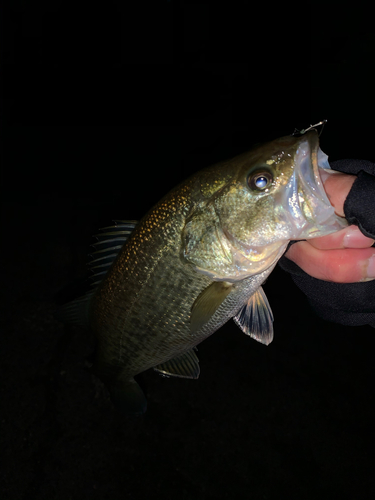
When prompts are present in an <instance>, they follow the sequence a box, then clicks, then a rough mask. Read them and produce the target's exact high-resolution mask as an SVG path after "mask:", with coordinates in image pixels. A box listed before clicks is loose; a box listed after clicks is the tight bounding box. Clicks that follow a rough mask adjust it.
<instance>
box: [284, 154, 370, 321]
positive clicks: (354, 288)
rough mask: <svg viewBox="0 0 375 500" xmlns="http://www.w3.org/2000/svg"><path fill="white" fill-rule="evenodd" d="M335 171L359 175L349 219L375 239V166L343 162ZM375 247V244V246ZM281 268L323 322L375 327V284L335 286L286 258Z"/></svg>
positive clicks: (349, 204) (348, 205) (349, 198)
mask: <svg viewBox="0 0 375 500" xmlns="http://www.w3.org/2000/svg"><path fill="white" fill-rule="evenodd" d="M331 167H332V169H333V170H338V171H340V172H343V173H346V174H354V175H357V179H356V180H355V181H354V184H353V186H352V188H351V190H350V192H349V194H348V196H347V198H346V200H345V203H344V212H345V217H346V219H347V220H348V222H349V223H350V224H355V225H357V226H358V227H359V229H360V230H361V231H362V233H363V234H365V235H366V236H368V237H370V238H374V239H375V163H372V162H370V161H366V160H339V161H335V162H333V163H332V164H331ZM373 246H375V244H374V245H373ZM279 264H280V266H281V267H282V268H283V269H284V270H285V271H288V272H289V273H290V274H291V275H292V278H293V281H294V282H295V283H296V285H297V286H298V287H299V288H300V289H301V290H302V291H303V292H304V293H305V295H307V297H308V299H309V302H310V303H311V305H312V307H313V308H314V309H315V311H316V312H317V314H318V315H319V316H321V317H322V318H324V319H326V320H328V321H333V322H335V323H341V324H344V325H352V326H358V325H367V324H369V325H371V326H373V327H375V280H373V281H367V282H364V283H345V284H342V283H331V282H329V281H322V280H318V279H316V278H313V277H311V276H310V275H308V274H306V273H305V272H304V271H302V269H301V268H300V267H298V266H297V265H296V264H295V263H294V262H292V261H291V260H289V259H287V258H286V257H282V258H281V259H280V261H279Z"/></svg>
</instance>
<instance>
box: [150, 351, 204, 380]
mask: <svg viewBox="0 0 375 500" xmlns="http://www.w3.org/2000/svg"><path fill="white" fill-rule="evenodd" d="M154 370H156V371H157V372H159V373H161V374H162V375H167V376H168V375H170V376H172V377H180V378H193V379H196V378H198V377H199V373H200V369H199V359H198V356H197V355H196V354H195V352H194V350H193V349H189V351H187V352H185V353H184V354H181V355H180V356H177V357H175V358H173V359H170V360H168V361H166V362H165V363H161V364H160V365H157V366H155V367H154Z"/></svg>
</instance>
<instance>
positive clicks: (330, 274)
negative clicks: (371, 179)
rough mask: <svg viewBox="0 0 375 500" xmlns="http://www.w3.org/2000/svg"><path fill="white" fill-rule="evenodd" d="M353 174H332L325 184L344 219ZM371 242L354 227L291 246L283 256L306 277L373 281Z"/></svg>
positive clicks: (374, 257)
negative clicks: (304, 273) (306, 275)
mask: <svg viewBox="0 0 375 500" xmlns="http://www.w3.org/2000/svg"><path fill="white" fill-rule="evenodd" d="M355 179H356V176H355V175H348V174H342V173H335V174H333V175H329V176H328V178H327V179H326V180H325V182H324V189H325V191H326V193H327V196H328V198H329V200H330V202H331V204H332V206H333V207H334V208H335V212H336V214H337V215H339V216H341V217H343V216H344V202H345V199H346V197H347V195H348V193H349V191H350V188H351V187H352V185H353V182H354V181H355ZM373 243H374V240H373V239H371V238H367V237H366V236H364V235H363V234H362V233H361V231H360V230H359V229H358V227H357V226H348V227H347V228H344V229H342V230H341V231H338V232H336V233H333V234H330V235H328V236H322V237H320V238H313V239H311V240H307V241H299V242H297V243H294V244H293V245H292V246H291V247H290V248H289V250H288V251H287V252H286V254H285V256H286V257H287V258H288V259H290V260H292V261H293V262H295V263H296V264H297V265H298V266H299V267H300V268H302V269H303V270H304V271H305V272H306V273H307V274H309V275H310V276H313V277H314V278H318V279H320V280H325V281H332V282H335V283H354V282H358V281H368V280H370V279H374V278H375V248H370V247H371V245H373Z"/></svg>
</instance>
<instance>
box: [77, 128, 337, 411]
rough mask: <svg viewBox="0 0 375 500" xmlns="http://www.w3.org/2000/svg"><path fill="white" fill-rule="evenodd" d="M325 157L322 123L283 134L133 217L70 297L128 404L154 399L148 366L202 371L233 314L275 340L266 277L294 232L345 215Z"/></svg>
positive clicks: (309, 231)
mask: <svg viewBox="0 0 375 500" xmlns="http://www.w3.org/2000/svg"><path fill="white" fill-rule="evenodd" d="M319 167H320V168H329V165H328V162H327V157H326V156H325V155H324V153H322V152H321V150H320V149H319V145H318V135H317V132H316V131H315V130H310V131H309V132H307V133H306V134H304V135H302V136H301V137H293V136H287V137H283V138H280V139H277V140H275V141H272V142H270V143H267V144H264V145H262V146H258V147H255V148H254V149H252V150H251V151H249V152H247V153H245V154H243V155H240V156H238V157H236V158H234V159H232V160H228V161H224V162H221V163H219V164H217V165H214V166H211V167H208V168H206V169H204V170H202V171H200V172H198V173H196V174H195V175H193V176H192V177H190V178H189V179H187V180H186V181H184V182H183V183H181V184H180V185H178V186H177V187H176V188H174V189H173V190H172V191H171V192H169V193H168V194H167V195H166V196H165V197H164V198H163V199H162V200H160V202H159V203H157V204H156V206H155V207H154V208H152V209H151V210H150V211H149V212H148V213H147V214H146V215H145V216H144V217H143V219H142V220H141V221H140V222H139V223H138V224H137V225H136V226H135V227H134V229H133V230H132V232H131V234H130V235H129V236H128V238H127V240H126V242H125V243H124V245H123V246H122V248H121V249H120V251H119V252H118V254H117V256H116V258H115V259H114V261H113V263H111V265H110V266H109V270H108V271H107V272H106V274H105V276H104V278H103V279H102V281H101V282H100V283H99V284H98V287H97V289H96V291H95V292H93V293H90V294H88V295H87V296H86V297H83V298H81V300H80V301H78V302H75V304H73V306H70V307H71V308H73V309H74V308H76V312H77V311H78V310H79V311H80V314H81V313H82V311H84V313H85V318H86V321H87V322H88V324H89V326H90V328H91V329H92V331H93V332H94V333H95V336H96V338H97V354H96V361H95V365H94V371H95V373H96V374H97V375H98V376H99V377H100V378H101V379H102V380H103V382H104V383H105V384H106V385H107V387H108V389H109V391H110V394H111V397H112V400H113V402H114V403H115V405H116V406H117V407H118V408H119V409H120V410H122V411H124V412H126V413H143V412H144V411H145V409H146V399H145V396H144V394H143V392H142V390H141V389H140V387H139V386H138V384H137V383H136V382H135V380H134V376H135V375H137V374H139V373H141V372H143V371H145V370H147V369H149V368H155V369H156V370H157V371H159V372H160V373H162V374H165V375H171V376H177V377H186V378H198V376H199V362H198V358H197V355H196V353H195V350H194V348H195V346H196V345H198V344H199V343H200V342H202V341H203V340H204V339H206V338H207V337H208V336H210V335H211V334H212V333H214V332H215V331H216V330H217V329H219V328H220V327H221V326H222V325H223V324H225V323H226V322H227V321H228V320H229V319H231V318H234V320H235V322H236V323H237V324H238V326H239V327H240V328H241V329H242V330H243V331H244V332H245V333H246V334H248V335H251V336H252V337H254V338H256V339H257V340H260V341H261V342H263V343H266V344H268V343H269V342H270V341H271V340H272V336H273V330H272V321H273V317H272V312H271V310H270V307H269V304H268V301H267V298H266V297H265V295H264V292H263V290H262V288H261V285H262V283H263V282H264V281H265V279H266V278H267V276H268V275H269V274H270V273H271V271H272V270H273V268H274V267H275V265H276V263H277V261H278V259H279V258H280V257H281V255H282V254H283V253H284V251H285V249H286V247H287V245H288V242H289V241H290V240H292V239H306V238H311V237H317V236H323V235H325V234H329V233H331V232H334V231H336V230H338V229H341V228H342V227H343V226H344V225H345V222H343V221H342V220H341V219H339V218H338V217H337V216H336V215H335V214H334V210H333V208H332V206H331V205H330V203H329V201H328V199H327V197H326V195H325V192H324V189H323V186H322V182H321V179H320V176H319V171H318V169H319ZM118 227H119V228H120V229H121V228H128V227H129V225H127V224H126V223H120V224H119V226H118ZM124 232H125V233H127V232H128V231H124ZM113 239H114V241H115V243H114V244H113V245H114V246H113V248H115V247H116V248H117V246H118V245H116V238H115V237H114V238H113ZM110 251H111V249H110ZM117 251H118V250H117ZM99 253H100V251H99ZM112 253H113V254H114V253H116V252H112ZM99 259H100V257H99V258H97V259H96V260H95V261H94V262H97V260H99ZM109 260H110V259H109ZM77 314H78V313H77Z"/></svg>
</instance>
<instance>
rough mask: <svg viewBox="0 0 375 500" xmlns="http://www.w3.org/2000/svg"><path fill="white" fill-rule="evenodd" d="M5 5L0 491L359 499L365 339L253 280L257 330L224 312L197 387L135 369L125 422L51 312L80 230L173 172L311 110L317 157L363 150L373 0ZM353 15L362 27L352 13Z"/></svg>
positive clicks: (79, 337)
mask: <svg viewBox="0 0 375 500" xmlns="http://www.w3.org/2000/svg"><path fill="white" fill-rule="evenodd" d="M11 4H12V6H11V8H9V9H5V8H3V13H2V16H1V19H2V24H3V26H2V34H3V40H2V44H1V46H2V61H1V62H2V75H3V78H2V99H1V106H2V108H1V120H2V125H3V127H2V129H3V131H2V137H1V139H2V146H3V147H2V179H1V199H2V213H1V218H2V219H1V220H2V226H1V240H0V241H1V243H0V246H1V253H2V258H1V276H2V287H1V335H0V342H1V349H0V356H1V365H0V366H1V368H2V376H1V414H0V416H1V446H0V450H1V453H0V455H1V460H2V462H3V464H2V467H1V486H0V488H1V490H0V498H1V499H2V500H28V499H34V498H37V499H38V500H44V499H46V500H52V499H56V500H76V499H77V500H83V499H86V498H87V499H92V500H102V499H111V500H117V499H130V500H138V499H143V498H167V499H168V498H175V497H178V498H180V499H183V500H190V499H194V500H203V499H204V500H221V499H232V498H240V499H241V498H252V499H269V498H284V497H286V496H287V497H288V498H299V499H301V498H302V499H310V498H311V499H315V498H319V499H322V498H327V499H336V498H337V499H351V498H355V499H358V498H369V496H370V495H371V493H374V492H375V484H374V483H375V481H374V479H373V465H374V454H373V447H374V426H373V419H374V397H373V387H374V382H375V376H374V374H373V364H374V362H373V356H374V355H373V352H374V347H375V341H374V331H373V329H371V328H370V327H366V326H363V327H345V326H341V325H337V324H334V323H327V322H324V321H322V320H320V319H319V318H318V317H317V316H315V315H314V313H313V312H312V311H311V310H310V308H309V306H308V303H307V299H306V298H305V297H304V296H303V295H302V293H301V292H300V291H299V290H298V289H297V288H296V287H295V286H294V285H293V283H292V281H291V279H290V277H289V275H288V274H287V273H285V272H283V271H282V270H280V269H277V270H276V271H275V272H274V273H273V274H272V276H271V277H270V278H269V280H268V281H267V284H266V285H265V289H266V293H267V295H268V298H269V301H270V303H271V306H272V309H273V312H274V315H275V340H274V342H273V343H272V344H271V345H270V346H269V347H265V346H262V345H259V344H257V343H256V342H254V341H252V340H250V339H249V338H247V337H245V336H244V335H243V334H241V332H240V331H239V330H238V328H237V327H236V326H235V325H234V324H232V322H230V323H228V324H227V325H225V327H223V328H222V329H221V330H220V331H219V332H217V333H215V335H213V336H212V337H211V338H209V339H208V340H207V341H205V342H204V343H203V344H202V345H201V346H200V348H199V357H200V364H201V376H200V378H199V380H198V381H186V380H178V379H163V378H161V377H159V376H158V375H157V374H156V373H155V372H153V371H149V372H146V373H145V374H144V375H142V377H141V382H142V384H143V386H144V387H145V391H146V393H147V398H148V404H149V409H148V411H147V413H146V415H145V416H144V417H141V418H138V419H130V418H129V419H125V418H124V417H121V416H119V415H118V414H117V413H116V412H115V410H114V409H113V407H112V405H111V403H110V401H109V397H108V393H107V391H106V389H105V388H104V386H103V385H102V384H101V382H100V381H98V379H96V378H95V377H93V376H92V375H91V374H90V373H89V372H88V370H87V367H88V366H89V363H88V361H87V359H88V358H89V357H90V355H91V354H92V352H93V349H94V340H93V339H92V337H91V335H90V333H88V332H85V331H83V330H80V329H78V328H69V327H64V325H62V324H60V323H58V322H57V321H56V320H55V319H54V317H53V312H54V309H55V295H56V293H57V292H59V291H60V290H61V289H63V288H64V286H65V285H67V284H68V283H70V282H72V281H74V280H76V279H78V278H80V277H81V276H83V275H84V273H85V263H86V254H87V251H88V248H89V245H90V243H92V238H91V235H92V234H95V232H96V230H97V228H98V227H103V226H106V225H109V224H110V223H111V221H112V220H113V219H126V218H128V219H138V218H140V217H141V216H142V215H143V214H144V213H145V212H146V211H147V210H148V209H149V208H151V206H152V205H153V204H154V203H155V202H156V201H158V199H159V198H160V197H161V196H162V195H164V194H165V193H166V192H167V191H168V190H169V189H171V188H172V187H173V186H174V185H175V184H176V183H178V182H180V181H181V180H183V179H184V178H185V177H186V176H188V175H190V174H191V173H193V172H195V171H197V170H199V169H200V168H202V167H204V166H207V165H210V164H212V163H214V162H216V161H219V160H222V159H225V158H229V157H231V156H234V155H236V154H239V153H241V152H243V151H246V150H247V149H248V148H249V147H250V146H251V145H252V144H254V143H256V142H260V141H266V140H269V139H273V138H275V137H278V136H281V135H287V134H290V133H291V132H293V130H294V128H295V127H297V128H299V129H302V128H306V127H307V126H308V125H309V124H310V123H315V122H317V121H320V120H322V119H328V124H327V125H326V127H325V129H324V133H323V135H322V137H321V144H322V149H323V150H324V151H325V152H326V153H327V154H328V155H329V157H330V159H331V160H336V159H341V158H364V159H368V160H372V161H374V160H375V154H374V149H373V143H374V139H373V138H374V127H375V126H374V110H375V106H374V70H375V66H374V60H375V34H374V32H373V30H372V28H371V25H370V24H368V23H367V20H368V19H369V18H371V17H372V16H371V15H370V13H369V12H366V11H363V12H362V11H361V10H360V9H359V8H358V7H353V5H352V6H351V8H350V9H348V10H345V9H344V8H343V6H342V5H341V6H340V11H339V12H337V10H335V12H334V14H329V9H328V6H327V8H326V9H327V11H325V10H324V7H322V6H320V5H319V4H307V5H302V4H300V3H299V4H295V5H290V6H289V7H288V9H287V8H286V7H285V6H284V5H282V6H281V7H280V10H279V11H275V6H274V4H272V3H270V4H265V3H264V4H255V3H254V4H252V3H249V2H239V3H238V5H236V6H234V5H232V6H231V7H230V8H229V7H228V5H223V6H220V5H211V4H210V5H209V4H201V3H194V2H175V1H173V0H171V1H167V0H165V1H155V2H150V3H144V2H135V3H133V4H132V3H126V2H120V1H112V2H111V1H109V2H105V4H104V3H102V5H101V6H99V7H94V6H93V5H92V4H91V3H89V2H87V4H85V3H79V2H72V1H70V2H69V1H67V2H63V1H62V0H60V1H59V0H56V1H55V2H40V1H39V2H32V3H29V2H26V0H17V1H13V2H11ZM369 21H370V22H371V19H370V20H369Z"/></svg>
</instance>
